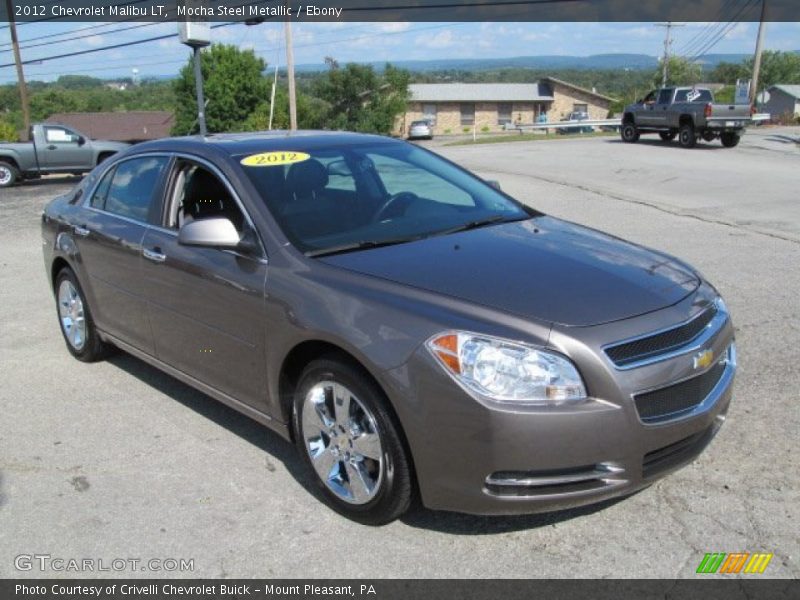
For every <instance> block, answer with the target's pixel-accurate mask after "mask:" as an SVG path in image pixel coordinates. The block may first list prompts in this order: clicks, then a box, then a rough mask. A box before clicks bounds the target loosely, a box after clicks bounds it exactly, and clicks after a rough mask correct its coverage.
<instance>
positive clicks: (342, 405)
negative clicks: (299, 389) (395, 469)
mask: <svg viewBox="0 0 800 600" xmlns="http://www.w3.org/2000/svg"><path fill="white" fill-rule="evenodd" d="M302 427H303V430H302V435H303V439H304V441H305V448H306V451H307V452H308V455H309V457H310V459H311V464H312V465H313V466H314V469H315V470H316V472H317V475H319V477H320V479H322V481H323V482H324V483H325V485H326V486H327V488H328V489H329V490H330V491H332V492H333V493H334V494H335V495H336V496H337V497H338V498H340V499H342V500H344V501H345V502H348V503H349V504H366V503H367V502H369V501H370V500H372V498H374V497H375V494H376V493H377V492H378V490H379V489H380V485H381V482H382V480H383V476H384V473H383V472H384V461H383V452H382V448H381V438H380V434H379V433H378V427H377V425H376V421H375V417H374V416H373V415H372V413H371V412H370V411H369V410H368V409H367V407H366V406H365V405H364V404H362V402H361V401H360V400H359V399H358V398H357V397H356V396H355V395H354V394H353V393H352V392H351V391H350V390H349V389H347V387H345V386H343V385H342V384H340V383H336V382H334V381H321V382H319V383H317V384H316V385H314V386H313V387H312V388H311V389H310V390H309V391H308V393H307V394H306V397H305V399H304V400H303V424H302Z"/></svg>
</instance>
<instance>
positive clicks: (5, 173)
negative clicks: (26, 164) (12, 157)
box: [0, 160, 19, 188]
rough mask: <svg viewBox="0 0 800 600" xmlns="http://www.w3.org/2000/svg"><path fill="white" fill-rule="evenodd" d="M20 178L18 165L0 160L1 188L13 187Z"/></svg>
mask: <svg viewBox="0 0 800 600" xmlns="http://www.w3.org/2000/svg"><path fill="white" fill-rule="evenodd" d="M18 180H19V170H18V169H17V167H15V166H14V165H12V164H11V163H8V162H6V161H4V160H0V188H5V187H11V186H12V185H14V184H15V183H16V182H17V181H18Z"/></svg>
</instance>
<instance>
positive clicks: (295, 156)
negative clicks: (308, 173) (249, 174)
mask: <svg viewBox="0 0 800 600" xmlns="http://www.w3.org/2000/svg"><path fill="white" fill-rule="evenodd" d="M309 158H311V155H310V154H306V153H305V152H294V151H291V150H285V151H282V152H262V153H261V154H251V155H250V156H245V157H244V158H243V159H242V160H240V161H239V162H240V163H241V164H243V165H244V166H245V167H275V166H278V165H291V164H294V163H299V162H303V161H304V160H308V159H309Z"/></svg>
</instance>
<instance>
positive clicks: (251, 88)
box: [172, 44, 269, 135]
mask: <svg viewBox="0 0 800 600" xmlns="http://www.w3.org/2000/svg"><path fill="white" fill-rule="evenodd" d="M200 64H201V70H202V74H203V81H204V91H205V97H206V100H207V106H206V111H205V112H206V123H207V125H208V130H209V131H210V132H224V131H236V130H239V129H241V128H242V126H243V125H244V122H245V121H246V120H247V118H248V117H249V116H250V115H251V113H253V111H254V110H255V109H256V107H257V106H258V105H259V104H261V103H262V102H264V101H265V99H266V98H268V92H269V86H268V84H267V82H266V80H265V79H264V77H262V75H261V72H262V71H263V70H264V69H265V68H266V63H265V62H264V61H263V60H262V59H261V58H259V57H257V56H256V55H255V53H254V52H253V51H252V50H240V49H239V48H237V47H236V46H229V45H224V44H214V45H213V46H211V47H210V48H208V49H207V50H204V51H203V52H202V54H201V60H200ZM174 91H175V126H174V127H173V130H172V131H173V133H174V134H177V135H186V134H187V133H196V132H197V131H198V130H199V126H198V124H197V101H196V98H195V82H194V66H193V63H192V58H191V57H190V58H189V60H188V61H187V63H186V65H185V66H184V67H183V68H182V69H181V71H180V75H179V76H178V79H176V80H175V82H174Z"/></svg>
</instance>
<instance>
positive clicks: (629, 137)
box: [620, 123, 639, 144]
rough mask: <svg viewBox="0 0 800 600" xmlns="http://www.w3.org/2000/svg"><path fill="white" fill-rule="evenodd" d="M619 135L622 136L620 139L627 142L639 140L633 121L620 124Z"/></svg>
mask: <svg viewBox="0 0 800 600" xmlns="http://www.w3.org/2000/svg"><path fill="white" fill-rule="evenodd" d="M620 135H621V136H622V141H623V142H625V143H627V144H633V143H636V142H638V141H639V130H638V129H636V125H634V124H633V123H625V124H624V125H623V126H622V131H621V133H620Z"/></svg>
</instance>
